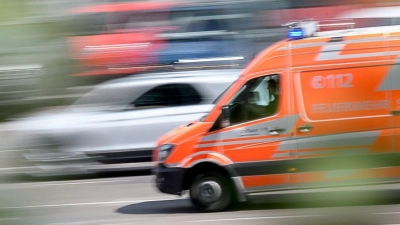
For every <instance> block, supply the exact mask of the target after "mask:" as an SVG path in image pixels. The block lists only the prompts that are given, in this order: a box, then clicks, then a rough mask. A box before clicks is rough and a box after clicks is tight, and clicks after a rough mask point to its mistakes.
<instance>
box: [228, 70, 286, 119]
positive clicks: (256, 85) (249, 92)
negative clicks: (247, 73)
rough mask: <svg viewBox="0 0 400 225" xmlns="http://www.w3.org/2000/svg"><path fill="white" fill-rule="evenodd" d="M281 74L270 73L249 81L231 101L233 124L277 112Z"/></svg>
mask: <svg viewBox="0 0 400 225" xmlns="http://www.w3.org/2000/svg"><path fill="white" fill-rule="evenodd" d="M279 99H280V94H279V76H278V75H269V76H264V77H258V78H255V79H252V80H250V81H248V82H247V83H246V84H245V85H244V86H243V87H242V89H240V91H239V92H238V93H237V94H236V96H235V97H234V98H233V99H232V101H231V102H230V103H229V108H230V116H231V118H230V120H231V124H238V123H243V122H247V121H251V120H256V119H260V118H265V117H268V116H271V115H274V114H275V113H276V112H277V108H278V103H279Z"/></svg>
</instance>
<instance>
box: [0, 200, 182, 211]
mask: <svg viewBox="0 0 400 225" xmlns="http://www.w3.org/2000/svg"><path fill="white" fill-rule="evenodd" d="M170 200H176V199H171V198H165V199H143V200H135V201H109V202H80V203H65V204H49V205H25V206H13V207H2V208H0V209H27V208H51V207H65V206H85V205H112V204H121V203H128V204H137V203H142V202H155V201H170Z"/></svg>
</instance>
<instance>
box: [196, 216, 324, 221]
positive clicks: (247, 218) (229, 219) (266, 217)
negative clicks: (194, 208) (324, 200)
mask: <svg viewBox="0 0 400 225" xmlns="http://www.w3.org/2000/svg"><path fill="white" fill-rule="evenodd" d="M317 216H322V215H303V216H300V215H299V216H263V217H242V218H225V219H213V220H192V221H188V222H222V221H233V220H263V219H284V218H300V217H317Z"/></svg>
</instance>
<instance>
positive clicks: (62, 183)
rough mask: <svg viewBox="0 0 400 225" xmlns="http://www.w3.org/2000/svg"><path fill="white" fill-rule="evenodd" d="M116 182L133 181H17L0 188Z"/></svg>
mask: <svg viewBox="0 0 400 225" xmlns="http://www.w3.org/2000/svg"><path fill="white" fill-rule="evenodd" d="M116 182H132V184H134V183H135V180H134V179H113V180H96V181H80V182H59V181H57V182H43V183H17V184H5V185H2V186H1V187H0V189H11V188H12V189H15V188H18V189H21V188H35V187H45V186H64V185H80V184H99V183H116Z"/></svg>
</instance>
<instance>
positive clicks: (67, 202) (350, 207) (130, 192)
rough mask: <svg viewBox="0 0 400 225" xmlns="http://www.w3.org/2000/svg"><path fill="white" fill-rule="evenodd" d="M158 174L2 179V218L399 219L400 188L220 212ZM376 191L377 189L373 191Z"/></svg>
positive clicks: (297, 223)
mask: <svg viewBox="0 0 400 225" xmlns="http://www.w3.org/2000/svg"><path fill="white" fill-rule="evenodd" d="M153 178H154V177H152V176H125V177H105V178H95V179H81V180H68V181H67V180H64V181H46V182H26V181H22V180H21V181H18V182H8V183H2V184H0V199H1V203H0V224H2V225H3V224H18V225H19V224H29V225H36V224H38V225H39V224H40V225H50V224H51V225H80V224H82V225H83V224H85V225H92V224H93V225H95V224H96V225H111V224H113V225H125V224H141V225H145V224H174V225H179V224H193V225H195V224H221V225H222V224H229V225H231V224H232V225H235V224H269V225H278V224H279V225H288V224H293V225H317V224H318V225H322V224H324V225H328V224H329V225H344V224H346V225H350V224H351V225H353V224H360V225H361V224H362V225H370V224H371V225H373V224H399V221H400V207H399V205H398V203H400V201H399V197H398V196H400V195H398V192H385V193H376V192H368V193H360V192H358V193H339V194H338V193H333V192H328V193H323V194H320V195H319V196H318V195H304V194H303V195H276V196H275V195H273V196H269V197H259V198H257V199H256V200H253V201H252V202H250V203H242V204H238V205H236V206H235V207H233V208H231V209H229V210H227V211H225V212H220V213H199V212H197V211H196V210H195V209H194V208H193V207H192V206H191V204H190V201H189V200H188V199H187V196H182V197H177V196H170V195H165V194H162V193H159V192H158V191H157V190H156V189H155V187H154V185H153ZM373 193H374V194H373Z"/></svg>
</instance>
